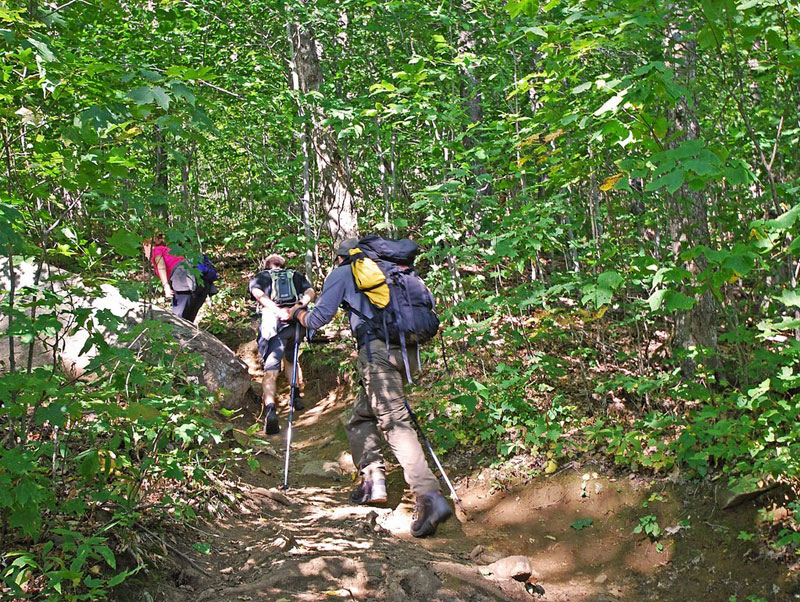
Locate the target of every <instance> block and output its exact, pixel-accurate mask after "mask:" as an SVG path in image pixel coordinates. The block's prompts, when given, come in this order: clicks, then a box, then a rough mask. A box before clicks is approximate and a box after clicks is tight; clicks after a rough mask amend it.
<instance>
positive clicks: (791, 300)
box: [777, 288, 800, 307]
mask: <svg viewBox="0 0 800 602" xmlns="http://www.w3.org/2000/svg"><path fill="white" fill-rule="evenodd" d="M777 299H778V300H779V301H780V302H781V303H783V304H784V305H785V306H786V307H800V291H798V289H788V288H786V289H783V292H782V293H781V296H780V297H777Z"/></svg>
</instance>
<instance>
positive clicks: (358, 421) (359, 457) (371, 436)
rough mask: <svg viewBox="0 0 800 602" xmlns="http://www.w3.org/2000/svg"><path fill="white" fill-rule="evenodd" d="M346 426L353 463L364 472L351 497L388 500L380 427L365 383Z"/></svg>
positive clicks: (366, 500)
mask: <svg viewBox="0 0 800 602" xmlns="http://www.w3.org/2000/svg"><path fill="white" fill-rule="evenodd" d="M344 428H345V432H346V433H347V439H348V441H349V442H350V452H351V453H352V455H353V463H354V464H355V465H356V467H358V470H359V474H360V475H361V482H360V483H359V484H358V486H357V487H356V488H355V489H354V490H353V491H352V492H351V493H350V501H352V502H353V503H355V504H381V503H384V502H386V466H385V465H384V462H383V455H382V454H381V437H380V431H379V430H378V422H377V419H376V418H375V414H373V412H372V409H371V408H370V405H369V399H368V397H367V394H366V391H365V390H364V387H363V385H362V386H361V389H360V390H359V393H358V396H357V397H356V401H355V404H354V405H353V410H352V412H351V413H350V418H349V419H348V421H347V423H346V424H345V427H344Z"/></svg>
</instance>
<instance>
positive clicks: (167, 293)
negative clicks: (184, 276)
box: [164, 288, 174, 301]
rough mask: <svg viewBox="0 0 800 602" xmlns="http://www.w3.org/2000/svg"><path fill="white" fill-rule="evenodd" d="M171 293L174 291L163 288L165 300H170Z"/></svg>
mask: <svg viewBox="0 0 800 602" xmlns="http://www.w3.org/2000/svg"><path fill="white" fill-rule="evenodd" d="M173 294H174V293H173V292H172V289H171V288H165V289H164V299H166V300H167V301H170V300H172V296H173Z"/></svg>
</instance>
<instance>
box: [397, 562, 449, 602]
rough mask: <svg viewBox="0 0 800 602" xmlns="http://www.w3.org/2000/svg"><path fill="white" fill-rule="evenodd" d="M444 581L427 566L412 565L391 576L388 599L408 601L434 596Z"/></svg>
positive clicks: (401, 601) (399, 601) (398, 601)
mask: <svg viewBox="0 0 800 602" xmlns="http://www.w3.org/2000/svg"><path fill="white" fill-rule="evenodd" d="M441 586H442V581H441V580H440V579H439V577H437V576H436V573H434V572H433V571H432V570H430V569H429V568H427V567H421V566H419V567H411V568H408V569H402V570H400V571H396V572H395V573H392V575H390V577H389V588H388V596H387V600H388V601H389V602H406V601H410V600H414V601H417V600H426V599H430V598H433V597H434V595H435V594H436V592H437V591H438V590H439V588H440V587H441Z"/></svg>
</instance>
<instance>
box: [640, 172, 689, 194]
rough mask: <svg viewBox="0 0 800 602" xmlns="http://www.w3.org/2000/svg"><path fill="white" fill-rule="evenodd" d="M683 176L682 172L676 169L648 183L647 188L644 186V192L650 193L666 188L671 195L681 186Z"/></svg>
mask: <svg viewBox="0 0 800 602" xmlns="http://www.w3.org/2000/svg"><path fill="white" fill-rule="evenodd" d="M683 176H684V171H683V170H682V169H676V170H674V171H671V172H669V173H667V174H665V175H663V176H661V177H660V178H656V179H655V180H653V181H652V182H650V183H649V184H648V185H647V186H645V190H647V191H648V192H650V191H653V190H658V189H659V188H663V187H664V186H666V187H667V191H668V192H669V193H670V194H672V193H674V192H675V191H676V190H678V188H680V187H681V186H682V185H683V182H684V178H683Z"/></svg>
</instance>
